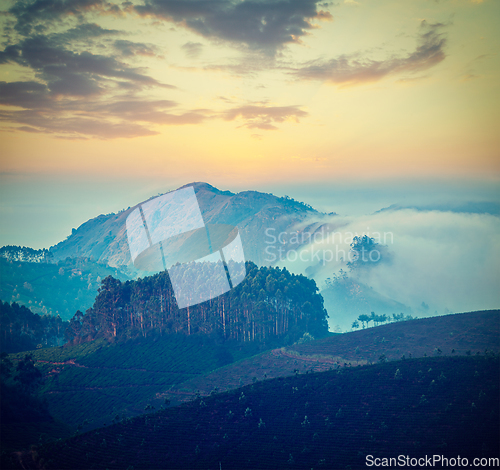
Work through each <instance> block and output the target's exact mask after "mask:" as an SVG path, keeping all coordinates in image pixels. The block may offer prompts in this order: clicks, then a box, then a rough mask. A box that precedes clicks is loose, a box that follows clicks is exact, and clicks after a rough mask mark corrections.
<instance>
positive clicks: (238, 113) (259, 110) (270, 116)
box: [223, 105, 308, 130]
mask: <svg viewBox="0 0 500 470" xmlns="http://www.w3.org/2000/svg"><path fill="white" fill-rule="evenodd" d="M306 116H308V113H307V112H306V111H303V110H301V109H300V107H299V106H266V105H245V106H239V107H236V108H231V109H229V110H227V111H226V112H225V113H224V114H223V119H224V120H225V121H234V120H236V119H241V120H243V121H244V124H243V126H244V127H247V128H248V129H262V130H276V129H278V128H277V127H276V126H275V125H274V123H282V122H285V121H294V122H299V118H301V117H306Z"/></svg>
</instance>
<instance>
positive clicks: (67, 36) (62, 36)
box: [49, 23, 123, 45]
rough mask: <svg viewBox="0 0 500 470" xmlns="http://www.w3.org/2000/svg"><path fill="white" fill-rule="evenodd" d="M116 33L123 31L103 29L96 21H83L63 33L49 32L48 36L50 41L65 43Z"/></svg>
mask: <svg viewBox="0 0 500 470" xmlns="http://www.w3.org/2000/svg"><path fill="white" fill-rule="evenodd" d="M117 34H123V31H119V30H117V29H105V28H102V27H101V26H99V25H98V24H96V23H83V24H79V25H78V26H76V27H74V28H70V29H68V30H67V31H65V32H63V33H54V34H51V35H50V36H49V37H50V40H51V42H52V43H54V44H55V43H57V44H59V45H65V44H68V43H71V42H75V41H80V40H84V41H87V42H88V41H89V40H90V39H93V38H102V37H103V36H114V35H117Z"/></svg>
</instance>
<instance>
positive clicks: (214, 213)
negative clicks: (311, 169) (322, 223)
mask: <svg viewBox="0 0 500 470" xmlns="http://www.w3.org/2000/svg"><path fill="white" fill-rule="evenodd" d="M188 186H192V187H194V190H195V193H196V197H197V199H198V203H199V205H200V209H201V213H202V216H203V219H204V222H205V223H206V224H229V225H234V226H236V227H238V229H239V232H240V235H241V239H242V243H243V247H244V252H245V258H246V259H247V260H249V261H253V262H255V263H256V264H258V265H264V264H269V262H267V261H266V257H267V256H266V253H265V249H266V243H265V241H266V233H265V231H266V229H267V228H274V229H275V232H276V233H279V232H282V231H283V232H288V231H291V230H292V229H293V228H294V227H295V226H296V225H297V224H298V223H300V222H302V221H304V220H305V219H306V217H308V216H310V215H316V216H321V214H320V213H318V212H317V211H315V210H314V209H313V208H312V207H310V206H308V205H307V204H304V203H301V202H297V201H295V200H293V199H291V198H287V197H277V196H274V195H272V194H266V193H260V192H257V191H243V192H240V193H237V194H235V193H232V192H230V191H221V190H219V189H217V188H215V187H214V186H211V185H209V184H207V183H192V184H188V185H185V186H182V187H181V188H179V189H182V188H185V187H188ZM151 199H152V198H151ZM144 202H146V201H144ZM141 204H142V203H140V204H137V205H135V206H134V207H129V208H128V209H126V210H123V211H121V212H119V213H118V214H107V215H100V216H98V217H95V218H94V219H91V220H89V221H87V222H85V223H84V224H82V225H81V226H80V227H78V228H77V229H73V233H72V234H71V235H70V236H69V237H68V238H67V239H66V240H64V241H62V242H60V243H58V244H57V245H55V246H53V247H51V249H50V252H51V253H52V254H53V256H54V258H55V259H65V258H66V257H68V256H71V257H74V256H85V257H92V258H93V259H94V260H96V261H98V262H106V263H108V264H109V265H110V266H114V267H119V266H122V267H126V266H130V264H131V258H130V252H129V248H128V241H127V233H126V220H127V217H128V216H129V214H130V213H131V212H132V211H133V210H134V209H136V208H137V207H138V206H140V205H141Z"/></svg>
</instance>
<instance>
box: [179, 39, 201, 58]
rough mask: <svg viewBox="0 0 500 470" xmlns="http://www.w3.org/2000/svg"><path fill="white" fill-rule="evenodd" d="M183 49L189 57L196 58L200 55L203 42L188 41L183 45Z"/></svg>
mask: <svg viewBox="0 0 500 470" xmlns="http://www.w3.org/2000/svg"><path fill="white" fill-rule="evenodd" d="M181 49H182V50H183V51H184V52H185V54H186V56H187V57H189V58H196V57H199V56H200V54H201V50H202V49H203V44H201V42H186V44H183V45H182V46H181Z"/></svg>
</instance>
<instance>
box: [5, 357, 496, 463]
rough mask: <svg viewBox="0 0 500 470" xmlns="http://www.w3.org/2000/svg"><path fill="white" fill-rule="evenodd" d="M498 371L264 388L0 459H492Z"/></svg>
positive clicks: (287, 382)
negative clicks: (427, 456)
mask: <svg viewBox="0 0 500 470" xmlns="http://www.w3.org/2000/svg"><path fill="white" fill-rule="evenodd" d="M499 370H500V363H499V357H498V356H497V355H494V354H490V355H486V356H481V357H435V358H420V359H411V360H405V361H399V362H390V363H384V364H377V365H373V366H367V367H359V368H353V369H343V370H340V371H330V372H323V373H315V374H312V373H311V374H301V375H298V376H296V377H288V378H279V379H272V380H269V381H263V382H258V383H255V384H253V385H250V386H247V387H244V388H242V389H238V390H235V391H232V392H228V393H223V394H219V395H216V396H213V397H204V398H199V399H197V400H195V401H193V402H191V403H188V404H185V405H182V406H179V407H176V408H170V409H167V410H163V411H160V412H158V413H155V414H152V415H145V416H142V417H138V418H134V419H131V420H125V421H123V422H120V423H118V424H115V425H113V426H108V427H106V428H101V429H99V430H94V431H91V432H88V433H85V434H82V435H79V436H76V437H73V438H71V439H69V440H65V441H61V442H57V443H52V444H48V445H45V446H43V447H39V448H38V449H32V450H31V452H25V453H24V454H23V455H21V456H12V457H10V458H11V461H10V462H7V459H8V458H9V456H4V459H5V460H4V462H5V463H6V464H8V465H10V466H15V465H17V466H19V465H20V463H19V460H17V461H16V459H21V460H22V465H23V468H47V469H51V468H54V469H62V468H71V469H78V468H85V469H89V468H96V469H99V468H102V469H105V468H109V469H127V468H128V469H131V468H135V469H139V468H147V469H155V468H161V469H167V468H172V469H180V468H186V469H196V468H200V469H219V468H223V469H228V468H231V469H236V468H238V469H242V468H251V469H256V468H308V469H309V468H328V469H344V468H354V469H356V468H365V467H366V465H365V462H366V461H365V458H366V456H367V455H373V456H374V457H398V455H405V456H409V457H416V458H420V457H424V456H425V455H431V456H432V455H434V454H436V455H443V456H445V457H448V458H456V457H457V456H461V457H462V458H467V459H469V462H470V463H471V462H472V459H473V458H475V457H487V458H495V457H498V456H499V451H500V448H499V443H500V439H499V408H498V397H499V394H500V390H499V382H500V376H499Z"/></svg>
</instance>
